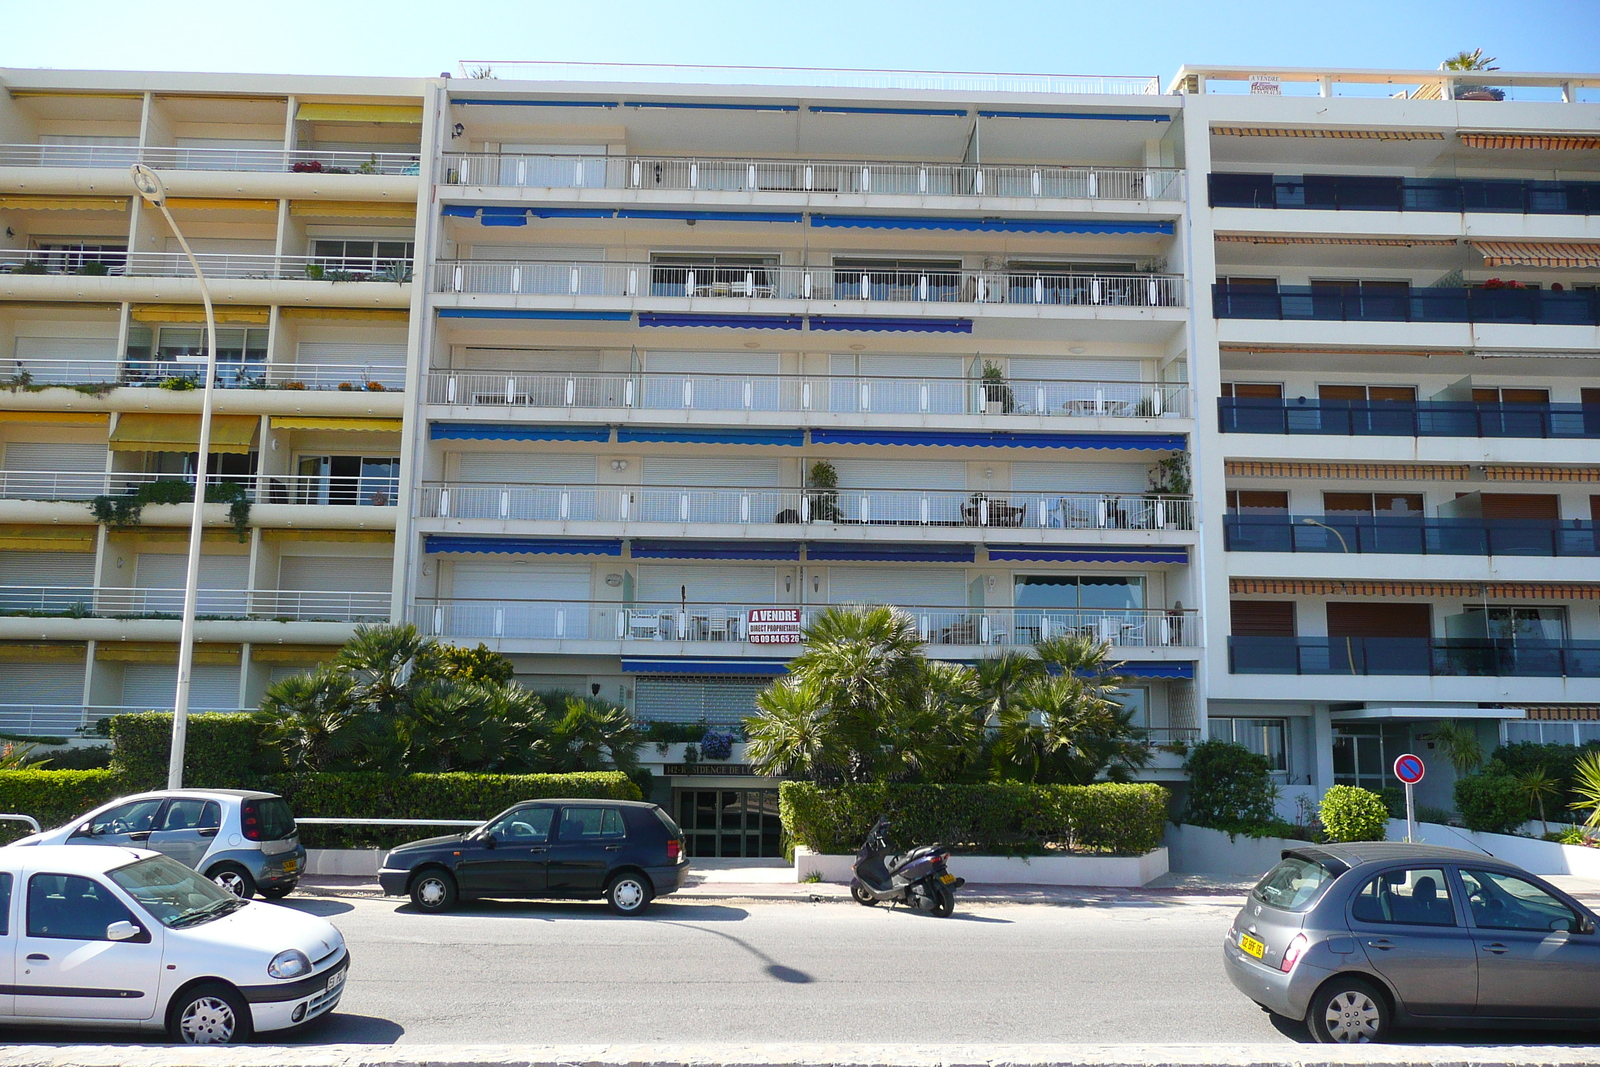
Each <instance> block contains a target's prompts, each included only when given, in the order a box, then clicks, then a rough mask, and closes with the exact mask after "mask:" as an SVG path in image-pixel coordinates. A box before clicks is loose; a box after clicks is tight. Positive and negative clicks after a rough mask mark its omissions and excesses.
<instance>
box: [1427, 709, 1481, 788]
mask: <svg viewBox="0 0 1600 1067" xmlns="http://www.w3.org/2000/svg"><path fill="white" fill-rule="evenodd" d="M1433 747H1434V748H1435V749H1437V750H1438V752H1439V755H1441V756H1443V757H1444V758H1445V760H1446V761H1447V762H1449V764H1450V765H1451V766H1452V767H1454V768H1455V769H1456V774H1457V775H1458V776H1463V777H1464V776H1466V775H1468V774H1471V773H1472V772H1473V771H1475V770H1477V769H1478V768H1479V767H1481V766H1482V765H1483V742H1481V741H1479V740H1478V731H1477V730H1475V729H1473V728H1472V727H1471V726H1470V725H1465V724H1463V723H1459V722H1456V721H1455V720H1454V719H1451V720H1449V721H1446V722H1442V723H1440V724H1439V725H1438V726H1436V727H1434V729H1433Z"/></svg>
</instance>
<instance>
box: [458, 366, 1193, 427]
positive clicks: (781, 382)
mask: <svg viewBox="0 0 1600 1067" xmlns="http://www.w3.org/2000/svg"><path fill="white" fill-rule="evenodd" d="M428 403H430V404H461V405H465V406H468V407H534V408H601V409H609V410H616V409H627V408H637V409H645V410H652V411H821V412H857V413H861V414H890V415H909V414H934V415H1061V416H1083V417H1094V416H1098V417H1112V418H1156V417H1159V416H1163V415H1167V416H1172V417H1175V418H1187V417H1188V416H1189V387H1188V386H1186V385H1165V384H1161V383H1157V382H1089V381H1060V380H1045V379H1036V378H1011V379H1007V380H1006V382H1005V384H1004V385H998V386H997V385H985V384H983V383H982V382H981V381H979V380H977V379H973V378H880V377H856V376H850V377H843V376H840V377H833V376H828V375H796V374H726V373H707V374H655V373H648V372H646V373H632V374H630V373H625V372H620V371H619V372H616V373H612V374H572V373H562V372H546V373H523V372H514V371H471V370H460V371H454V370H452V371H432V372H430V373H429V374H428Z"/></svg>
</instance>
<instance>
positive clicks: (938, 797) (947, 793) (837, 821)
mask: <svg viewBox="0 0 1600 1067" xmlns="http://www.w3.org/2000/svg"><path fill="white" fill-rule="evenodd" d="M779 811H780V813H781V816H782V819H783V829H784V832H785V834H786V835H787V838H788V840H789V842H790V843H791V844H795V845H804V846H805V847H807V848H809V849H811V850H813V851H815V852H826V853H835V854H837V853H850V852H855V851H856V850H857V849H858V848H860V847H861V842H862V841H863V840H864V839H865V838H866V836H867V831H868V830H870V829H871V828H872V824H873V823H874V822H875V821H876V820H877V818H878V816H879V815H887V816H888V817H889V821H890V822H891V823H892V824H893V828H892V830H891V831H890V837H891V838H892V839H893V840H894V841H896V842H897V843H900V844H904V845H912V844H917V845H925V844H932V843H934V842H939V843H942V844H945V845H948V846H950V847H951V848H953V849H955V850H956V851H958V852H970V853H982V854H991V855H1027V854H1037V853H1040V852H1043V851H1044V850H1045V847H1046V846H1047V845H1056V846H1059V847H1065V848H1070V849H1073V850H1079V851H1092V852H1109V853H1115V854H1118V855H1141V854H1143V853H1145V852H1149V851H1150V850H1151V849H1153V848H1156V847H1158V846H1159V845H1160V844H1161V838H1162V835H1163V833H1164V832H1165V830H1166V822H1167V791H1166V790H1165V789H1164V788H1162V787H1161V786H1158V785H1120V784H1113V783H1104V784H1099V785H1021V784H1010V783H1007V784H997V785H886V784H881V783H875V784H867V785H844V786H834V787H826V788H825V787H822V786H817V785H813V784H811V783H809V782H785V783H783V785H782V787H781V788H780V791H779Z"/></svg>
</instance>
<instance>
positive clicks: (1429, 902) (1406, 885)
mask: <svg viewBox="0 0 1600 1067" xmlns="http://www.w3.org/2000/svg"><path fill="white" fill-rule="evenodd" d="M1350 915H1351V917H1352V918H1354V919H1355V920H1356V921H1357V922H1364V923H1408V924H1411V925H1414V926H1454V925H1456V910H1455V908H1454V907H1453V906H1452V905H1451V903H1450V884H1449V883H1448V882H1447V881H1446V880H1445V877H1444V871H1442V870H1440V869H1438V868H1423V869H1420V870H1407V871H1385V872H1384V873H1382V874H1380V875H1378V876H1377V877H1376V878H1374V879H1372V881H1370V882H1368V883H1367V884H1366V885H1364V886H1362V887H1361V892H1359V893H1357V894H1356V895H1355V898H1354V899H1353V900H1351V901H1350Z"/></svg>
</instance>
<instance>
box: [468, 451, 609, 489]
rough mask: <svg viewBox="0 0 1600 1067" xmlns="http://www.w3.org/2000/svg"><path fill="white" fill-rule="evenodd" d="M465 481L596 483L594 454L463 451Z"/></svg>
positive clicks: (522, 483)
mask: <svg viewBox="0 0 1600 1067" xmlns="http://www.w3.org/2000/svg"><path fill="white" fill-rule="evenodd" d="M460 457H461V458H460V461H459V466H458V470H459V471H460V480H461V481H463V482H490V483H494V484H497V485H593V484H594V482H595V457H594V456H593V455H580V454H568V453H564V452H543V453H536V452H462V453H460Z"/></svg>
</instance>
